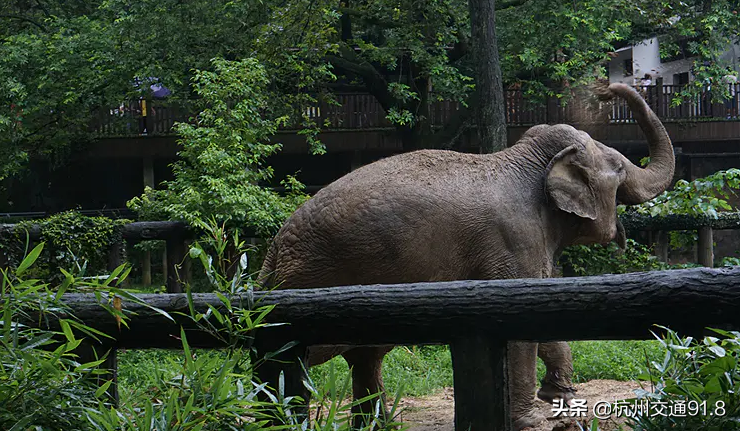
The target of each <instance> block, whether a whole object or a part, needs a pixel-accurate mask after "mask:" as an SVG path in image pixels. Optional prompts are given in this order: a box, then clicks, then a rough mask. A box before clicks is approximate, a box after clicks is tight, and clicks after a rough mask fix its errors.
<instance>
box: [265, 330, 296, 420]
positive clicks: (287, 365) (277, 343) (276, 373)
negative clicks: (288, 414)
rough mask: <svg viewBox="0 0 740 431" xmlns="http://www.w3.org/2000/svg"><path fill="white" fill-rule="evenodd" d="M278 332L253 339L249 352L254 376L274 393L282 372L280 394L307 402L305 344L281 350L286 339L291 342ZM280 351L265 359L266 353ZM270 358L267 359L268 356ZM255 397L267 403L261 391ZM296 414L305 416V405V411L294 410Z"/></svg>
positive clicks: (274, 331) (289, 338)
mask: <svg viewBox="0 0 740 431" xmlns="http://www.w3.org/2000/svg"><path fill="white" fill-rule="evenodd" d="M282 332H283V331H280V330H279V329H277V331H276V330H275V329H274V330H273V331H271V332H269V333H264V331H263V332H262V333H260V334H259V335H258V336H257V337H255V339H254V340H255V341H254V348H253V349H252V353H251V355H252V364H255V368H254V373H255V375H256V377H257V380H258V381H259V382H261V383H267V385H268V387H269V388H270V389H271V390H273V391H275V392H273V393H276V392H277V390H278V388H279V383H280V373H283V382H282V383H283V395H284V396H285V397H286V398H287V397H290V396H300V397H301V398H303V400H304V402H306V401H307V400H308V399H309V397H310V393H309V392H308V389H306V387H305V386H304V385H303V381H304V380H305V379H306V378H307V376H306V372H305V370H306V369H307V367H308V349H307V348H306V346H304V345H300V344H299V345H296V346H293V347H291V348H289V349H285V350H283V349H284V347H285V346H284V342H285V340H291V339H292V338H291V337H290V336H284V335H281V334H279V333H282ZM280 350H283V351H282V352H280V353H279V354H277V355H274V356H271V357H270V358H269V359H266V355H267V354H272V353H273V352H278V351H280ZM268 357H269V356H268ZM257 396H258V398H260V399H262V400H264V401H268V397H267V396H266V395H265V394H264V393H262V392H260V393H259V394H258V395H257ZM294 412H297V413H298V414H299V415H307V414H308V405H307V404H306V405H305V408H298V409H296V410H294Z"/></svg>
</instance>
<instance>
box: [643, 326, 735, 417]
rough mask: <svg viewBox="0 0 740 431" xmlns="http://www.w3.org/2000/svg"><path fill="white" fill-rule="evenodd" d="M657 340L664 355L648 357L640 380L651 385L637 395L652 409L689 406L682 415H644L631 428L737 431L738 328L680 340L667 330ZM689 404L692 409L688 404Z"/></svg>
mask: <svg viewBox="0 0 740 431" xmlns="http://www.w3.org/2000/svg"><path fill="white" fill-rule="evenodd" d="M663 329H664V330H665V331H666V334H665V335H664V336H663V337H662V338H660V342H661V345H662V348H663V350H664V352H665V356H664V357H663V358H662V360H656V361H652V362H651V363H650V366H649V367H648V368H647V370H646V372H645V373H644V374H642V375H641V376H640V378H641V380H645V381H649V382H651V384H652V387H650V388H648V389H645V390H642V391H640V393H639V394H638V397H639V398H641V399H644V400H646V403H647V405H648V406H649V407H650V409H652V408H656V406H658V405H659V403H665V404H666V405H667V410H668V411H670V408H673V407H675V406H678V405H683V406H684V407H688V412H687V414H686V416H685V417H676V415H665V416H663V415H657V414H650V413H649V412H650V411H653V410H649V411H648V414H643V415H640V416H638V417H636V418H635V419H633V420H632V421H631V425H632V426H633V427H634V429H635V430H639V431H654V430H655V431H657V430H661V431H662V430H667V429H671V430H686V431H689V430H691V431H710V430H711V431H714V430H716V431H732V430H740V365H739V364H738V359H740V332H734V331H733V332H726V331H720V330H716V329H715V330H714V331H715V332H717V334H718V335H719V337H721V338H717V337H704V338H703V339H701V340H695V339H693V338H691V337H687V338H681V337H679V336H678V334H677V333H676V332H674V331H672V330H670V329H667V328H663ZM692 405H693V407H694V409H693V412H692V411H691V406H692Z"/></svg>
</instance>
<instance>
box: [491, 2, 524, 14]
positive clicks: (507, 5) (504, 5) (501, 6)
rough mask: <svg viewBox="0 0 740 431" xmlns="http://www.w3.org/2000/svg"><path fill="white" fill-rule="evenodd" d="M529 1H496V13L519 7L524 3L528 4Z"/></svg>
mask: <svg viewBox="0 0 740 431" xmlns="http://www.w3.org/2000/svg"><path fill="white" fill-rule="evenodd" d="M528 1H529V0H503V1H497V2H496V11H497V12H498V11H500V10H504V9H509V8H512V7H517V6H521V5H523V4H524V3H526V2H528Z"/></svg>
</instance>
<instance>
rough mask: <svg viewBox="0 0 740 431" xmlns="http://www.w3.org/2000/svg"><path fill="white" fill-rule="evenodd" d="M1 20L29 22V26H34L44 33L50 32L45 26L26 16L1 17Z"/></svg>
mask: <svg viewBox="0 0 740 431" xmlns="http://www.w3.org/2000/svg"><path fill="white" fill-rule="evenodd" d="M0 18H8V19H16V20H19V21H23V22H27V23H29V24H33V25H34V26H36V27H38V28H39V29H41V31H43V32H44V33H47V32H48V30H47V29H46V27H44V26H43V25H41V24H39V23H38V22H36V21H34V20H32V19H31V18H27V17H25V16H21V15H0Z"/></svg>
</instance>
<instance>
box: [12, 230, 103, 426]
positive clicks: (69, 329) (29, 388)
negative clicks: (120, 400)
mask: <svg viewBox="0 0 740 431" xmlns="http://www.w3.org/2000/svg"><path fill="white" fill-rule="evenodd" d="M43 247H44V244H43V243H41V244H39V245H38V246H36V247H35V248H34V249H33V250H31V252H30V253H29V254H28V256H27V257H26V258H25V259H24V260H23V261H21V262H20V264H19V265H18V266H17V268H15V270H14V271H12V272H11V271H9V270H6V269H0V277H2V280H1V286H0V288H1V290H0V315H1V316H2V321H1V322H0V324H1V325H0V429H5V430H11V429H12V430H27V429H34V428H35V429H70V430H73V429H85V428H86V426H87V419H86V418H85V413H86V412H87V411H88V410H95V409H98V408H99V406H105V403H106V402H107V401H108V400H107V397H106V396H105V386H104V387H102V388H100V389H99V388H97V386H95V385H94V384H93V378H94V377H95V376H96V375H99V374H101V373H102V370H100V369H98V365H99V364H100V362H102V360H99V361H93V362H90V363H84V364H82V363H80V362H79V361H80V359H79V357H78V356H77V355H76V354H75V349H77V347H78V346H79V345H80V343H81V342H82V340H81V339H80V338H78V337H77V336H76V335H75V333H74V332H73V329H75V330H77V331H83V333H87V335H88V337H95V334H94V333H93V331H92V330H91V329H90V328H87V327H85V326H84V325H82V324H80V323H78V322H76V321H74V320H72V319H69V318H67V319H61V320H59V323H60V325H61V328H62V331H53V330H48V329H37V328H33V327H30V326H26V324H27V323H28V322H29V319H30V318H31V316H35V315H39V316H41V317H40V318H39V319H40V320H39V321H40V322H44V321H45V320H44V318H52V319H54V320H56V319H55V318H54V316H53V315H54V314H55V313H58V312H59V311H62V310H63V308H64V306H63V304H61V303H60V302H59V301H58V299H59V295H58V294H57V292H63V291H64V289H66V288H69V287H72V285H73V284H74V280H73V277H72V276H71V275H69V274H68V275H67V277H66V278H65V281H64V283H62V285H61V286H56V287H55V288H54V289H52V288H50V286H49V285H47V284H45V283H42V282H41V281H39V280H34V279H28V280H21V279H20V278H21V277H23V276H24V275H25V274H26V273H27V272H28V271H29V269H30V268H31V266H32V265H33V263H34V262H35V261H36V260H37V259H38V258H39V256H40V255H41V254H42V250H43ZM55 291H56V292H55ZM24 323H25V324H24Z"/></svg>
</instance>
